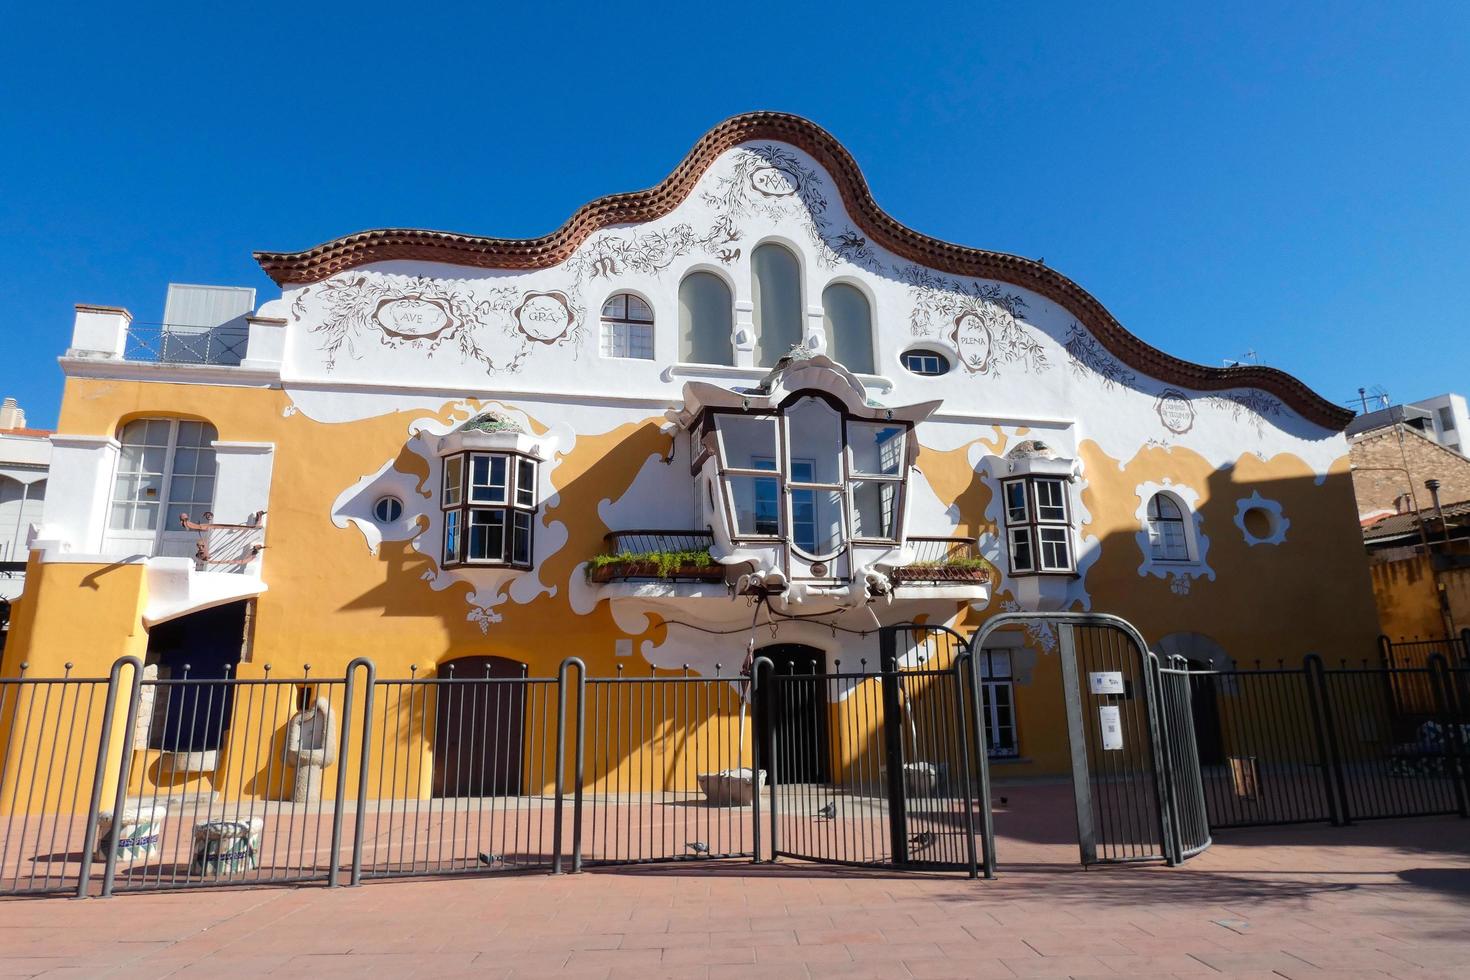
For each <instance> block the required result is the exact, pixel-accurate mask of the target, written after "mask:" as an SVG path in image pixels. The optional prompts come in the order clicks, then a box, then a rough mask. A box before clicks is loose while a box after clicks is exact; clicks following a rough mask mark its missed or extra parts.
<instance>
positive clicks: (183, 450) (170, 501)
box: [108, 419, 219, 532]
mask: <svg viewBox="0 0 1470 980" xmlns="http://www.w3.org/2000/svg"><path fill="white" fill-rule="evenodd" d="M218 438H219V433H218V432H216V431H215V428H214V426H212V425H210V424H209V423H208V422H195V421H190V420H188V419H135V420H134V421H132V422H129V423H128V424H127V425H125V426H123V430H122V432H121V433H120V434H119V435H118V441H119V442H121V443H122V451H121V453H120V455H119V457H118V464H117V481H116V482H115V483H114V484H113V490H112V508H111V511H110V514H109V516H108V526H109V527H110V528H111V529H112V530H114V531H134V532H136V531H144V532H147V531H159V530H163V531H178V530H180V525H179V515H181V514H188V515H189V516H190V517H191V518H192V519H193V520H195V521H202V520H203V519H204V512H205V511H208V510H212V509H213V508H214V472H215V465H214V447H213V445H212V443H213V442H214V441H215V440H216V439H218Z"/></svg>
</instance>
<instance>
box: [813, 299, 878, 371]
mask: <svg viewBox="0 0 1470 980" xmlns="http://www.w3.org/2000/svg"><path fill="white" fill-rule="evenodd" d="M822 310H823V313H824V314H825V316H826V324H827V343H828V344H830V345H831V349H832V360H834V361H836V362H837V363H838V364H841V365H842V366H843V367H845V368H847V369H848V370H849V371H854V372H856V373H858V374H872V373H873V311H872V310H871V309H869V307H868V298H867V297H866V296H864V295H863V294H862V292H861V291H859V290H858V288H857V287H856V286H849V285H848V284H847V283H845V282H835V283H833V284H832V285H830V286H828V287H827V288H826V289H825V290H823V291H822Z"/></svg>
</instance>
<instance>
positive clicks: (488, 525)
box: [469, 510, 505, 561]
mask: <svg viewBox="0 0 1470 980" xmlns="http://www.w3.org/2000/svg"><path fill="white" fill-rule="evenodd" d="M469 545H470V549H469V558H470V559H471V560H476V561H504V560H505V511H503V510H472V511H470V534H469Z"/></svg>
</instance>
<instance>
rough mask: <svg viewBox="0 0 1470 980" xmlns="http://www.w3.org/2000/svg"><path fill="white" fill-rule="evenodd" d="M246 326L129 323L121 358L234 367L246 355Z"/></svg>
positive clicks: (236, 323) (162, 362)
mask: <svg viewBox="0 0 1470 980" xmlns="http://www.w3.org/2000/svg"><path fill="white" fill-rule="evenodd" d="M249 340H250V332H249V329H248V328H247V327H246V326H245V325H244V324H243V323H239V322H234V321H232V322H230V323H225V324H222V325H220V326H218V327H193V326H188V325H186V324H177V323H136V322H135V323H130V324H128V337H127V344H126V346H125V347H124V348H123V359H124V360H128V361H143V362H147V363H153V364H217V365H225V366H229V367H234V366H236V365H238V364H239V363H240V362H241V361H242V360H244V358H245V347H246V344H247V343H248V342H249Z"/></svg>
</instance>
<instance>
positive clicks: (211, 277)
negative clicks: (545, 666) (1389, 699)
mask: <svg viewBox="0 0 1470 980" xmlns="http://www.w3.org/2000/svg"><path fill="white" fill-rule="evenodd" d="M328 7H330V5H328V4H302V3H293V4H289V5H274V4H268V3H257V4H232V5H230V6H229V10H230V11H231V12H230V13H228V14H224V13H221V12H219V11H220V9H223V5H217V4H190V5H187V6H184V5H180V6H178V7H175V8H173V9H168V10H166V9H165V6H164V5H162V4H115V3H114V4H105V5H96V4H91V3H82V4H75V5H73V4H65V5H62V4H40V3H34V4H25V5H13V6H12V7H11V8H10V10H9V12H8V13H7V14H6V17H5V21H6V24H5V30H4V34H5V35H6V36H5V37H4V38H3V39H0V55H3V58H0V86H3V89H0V90H3V93H4V94H3V98H0V147H3V152H0V282H3V287H4V289H3V296H4V314H3V316H4V329H5V331H6V334H7V335H8V336H7V340H8V342H7V343H6V344H5V345H4V348H3V354H0V394H14V395H16V396H18V397H19V398H20V399H21V402H22V404H23V406H24V407H25V408H26V409H27V411H28V413H29V414H30V417H31V422H32V424H33V425H50V424H52V423H53V422H54V421H55V418H56V411H57V407H58V403H59V400H60V391H61V373H60V370H59V368H58V367H57V364H56V360H55V358H56V356H57V355H58V354H59V353H60V352H61V351H62V350H63V349H64V348H65V347H66V346H67V341H68V339H69V336H70V327H71V319H72V311H71V307H72V304H73V303H76V302H91V303H103V304H116V305H122V306H126V307H128V308H129V309H131V310H132V311H133V313H134V315H135V317H137V318H138V319H139V320H144V321H156V320H158V319H160V318H161V316H162V311H163V298H164V290H165V285H166V284H167V283H168V282H169V281H171V280H172V281H177V282H199V283H214V284H232V285H253V286H256V287H258V288H259V290H260V298H261V299H262V300H263V299H265V298H268V297H269V295H270V290H271V288H272V286H271V283H270V282H269V281H268V280H267V279H266V278H265V277H264V276H263V275H262V274H261V273H260V271H259V270H258V268H257V267H256V266H255V264H254V262H253V261H252V260H251V258H250V251H251V249H255V248H267V249H288V250H294V249H300V248H305V247H308V246H311V245H314V244H316V243H318V242H321V241H324V240H327V239H330V238H334V237H336V236H339V235H343V234H346V233H349V232H353V231H358V230H361V229H364V228H372V227H381V226H385V225H400V226H402V225H406V226H418V227H426V228H439V229H448V230H454V231H463V232H470V233H478V234H488V235H506V236H524V235H534V234H540V233H543V232H546V231H548V230H550V229H552V228H554V227H556V226H557V225H559V224H560V223H561V222H562V220H563V219H564V218H565V217H566V216H567V215H568V214H570V213H571V211H572V210H573V209H574V208H576V207H577V206H578V205H580V204H582V203H583V202H585V201H587V200H589V199H590V198H593V197H595V196H597V195H600V194H606V193H610V192H615V191H623V190H632V189H636V188H642V187H645V186H648V185H649V184H652V183H654V182H656V181H657V180H659V179H660V178H662V177H663V176H664V175H665V174H666V173H667V172H668V170H669V169H670V168H672V167H673V166H674V165H675V164H676V163H677V162H678V161H679V159H680V158H681V157H682V156H683V154H684V153H685V152H686V151H687V150H688V149H689V147H690V145H691V144H692V143H693V142H694V140H695V139H697V138H698V137H699V136H700V134H702V133H703V132H704V131H705V130H706V129H708V128H709V127H710V126H712V125H714V124H715V123H716V122H718V121H719V120H721V119H723V118H725V117H726V116H729V115H733V114H735V113H737V112H743V111H746V110H750V109H781V110H786V111H790V112H796V113H800V114H802V115H805V116H808V117H810V118H811V119H813V120H815V121H816V122H818V123H820V124H821V125H823V126H825V127H826V128H827V129H828V130H830V131H831V132H832V133H833V134H834V135H836V137H837V138H838V139H839V140H841V141H842V142H843V143H845V144H846V145H847V146H848V148H849V149H850V150H851V151H852V152H853V154H854V156H856V158H857V160H858V163H859V164H860V165H861V166H862V167H863V170H864V172H865V173H866V175H867V178H868V181H869V183H870V184H871V185H872V188H873V192H874V194H875V196H876V197H877V199H878V202H879V203H880V204H881V205H882V206H883V207H884V208H886V209H887V210H888V211H889V212H890V213H892V214H893V215H894V216H895V217H896V218H898V219H899V220H900V221H903V222H905V223H907V224H909V225H911V226H913V227H914V228H917V229H919V230H920V231H923V232H926V233H929V234H932V235H936V236H938V237H940V238H945V239H949V240H951V241H955V242H961V243H965V244H969V245H976V246H980V247H984V248H992V249H998V250H1003V251H1009V252H1016V253H1019V254H1022V255H1028V256H1033V257H1036V256H1044V257H1045V258H1046V261H1047V263H1048V264H1049V265H1051V266H1053V267H1055V268H1057V269H1059V270H1061V271H1062V272H1064V273H1066V274H1067V275H1069V276H1071V277H1072V278H1073V279H1075V280H1076V281H1077V282H1079V283H1081V284H1082V286H1083V287H1085V288H1086V289H1088V290H1089V291H1091V292H1092V293H1093V294H1094V295H1095V296H1097V297H1098V298H1099V299H1100V300H1101V301H1102V302H1103V303H1104V304H1105V305H1106V306H1107V307H1108V308H1109V309H1111V310H1112V312H1113V313H1114V315H1116V316H1117V317H1118V319H1119V320H1121V321H1122V322H1123V324H1124V325H1125V326H1127V327H1128V328H1129V329H1130V330H1132V331H1133V332H1134V333H1136V334H1138V335H1140V336H1141V337H1143V338H1144V339H1146V340H1148V341H1149V342H1150V343H1153V344H1155V345H1157V346H1159V347H1162V348H1163V349H1164V350H1167V351H1169V352H1171V353H1173V354H1177V355H1179V356H1182V357H1187V358H1190V359H1193V360H1197V361H1202V362H1205V363H1211V364H1219V363H1220V362H1221V360H1222V359H1223V358H1227V357H1240V356H1241V355H1242V354H1244V352H1245V351H1247V350H1251V349H1253V350H1255V351H1256V352H1258V354H1259V356H1260V359H1261V360H1262V361H1263V362H1265V363H1269V364H1272V365H1275V366H1278V367H1281V368H1284V369H1286V370H1288V371H1291V372H1292V373H1294V374H1296V375H1298V376H1299V377H1301V378H1302V379H1304V380H1305V381H1307V382H1308V383H1309V384H1311V385H1312V386H1313V387H1315V388H1317V389H1318V390H1319V391H1321V392H1322V393H1323V394H1324V395H1326V396H1327V397H1329V398H1331V399H1333V400H1336V401H1346V400H1347V399H1348V398H1349V397H1350V396H1351V394H1352V393H1353V391H1354V390H1355V389H1356V388H1357V387H1358V386H1359V385H1371V384H1378V385H1383V386H1384V387H1385V388H1387V389H1388V390H1389V391H1390V393H1391V394H1392V395H1393V396H1394V397H1395V398H1396V399H1400V400H1402V399H1413V398H1415V397H1423V396H1427V395H1433V394H1438V393H1440V392H1442V391H1446V390H1459V391H1465V390H1466V389H1470V377H1467V365H1470V313H1467V300H1470V290H1467V286H1470V5H1467V4H1465V3H1462V2H1446V3H1437V4H1420V3H1412V4H1409V3H1405V4H1350V3H1323V4H1316V3H1292V4H1286V3H1271V4H1245V5H1231V4H1208V5H1205V4H1179V3H1177V2H1175V3H1156V4H1147V5H1144V4H1113V3H1107V4H1099V3H1095V2H1090V3H1079V4H1076V5H1073V6H1071V7H1066V6H1064V5H1050V4H1048V5H1042V4H1020V3H1005V4H1001V3H991V2H976V3H969V4H957V5H954V6H941V5H936V4H925V3H906V4H895V5H892V6H884V7H882V8H875V9H873V10H871V11H869V10H868V8H866V7H864V6H862V5H858V4H847V5H840V4H829V5H823V6H821V7H817V6H812V7H804V6H803V5H802V4H799V3H796V2H786V3H776V4H764V3H755V2H739V3H725V4H721V3H700V4H679V5H670V6H669V7H667V8H666V9H650V10H647V11H638V12H634V11H631V10H621V9H620V8H619V7H618V5H615V4H605V3H599V4H590V5H587V6H585V7H578V6H562V5H553V4H541V3H537V4H530V3H527V4H503V3H502V4H484V3H473V4H470V3H466V4H463V5H452V4H445V5H436V4H432V3H419V4H403V3H398V4H392V5H384V6H373V5H371V4H361V3H359V4H353V5H351V6H343V7H339V8H335V9H327V8H328ZM1230 7H1239V8H1243V9H1239V10H1231V9H1225V8H1230Z"/></svg>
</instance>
